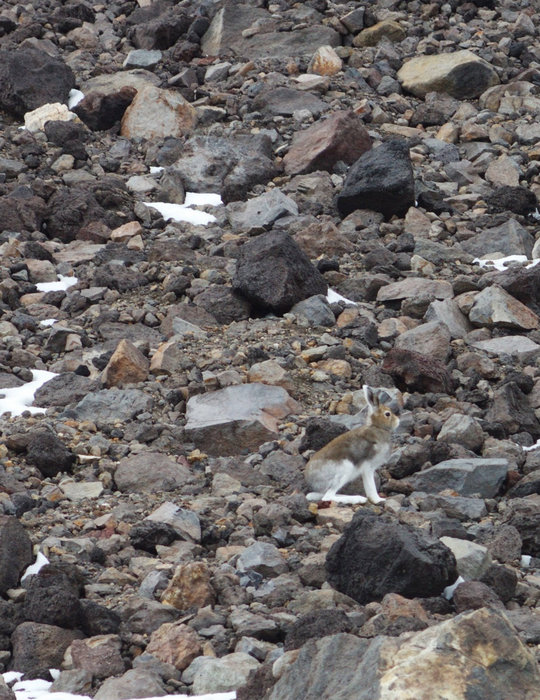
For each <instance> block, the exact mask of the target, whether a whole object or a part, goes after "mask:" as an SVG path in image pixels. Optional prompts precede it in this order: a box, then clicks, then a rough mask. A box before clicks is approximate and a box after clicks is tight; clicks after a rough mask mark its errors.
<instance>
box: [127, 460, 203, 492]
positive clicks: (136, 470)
mask: <svg viewBox="0 0 540 700" xmlns="http://www.w3.org/2000/svg"><path fill="white" fill-rule="evenodd" d="M192 479H193V475H192V474H191V472H190V470H189V467H188V464H187V460H186V459H185V457H178V459H173V458H172V457H169V456H168V455H164V454H161V453H159V452H141V453H140V454H136V455H131V456H130V457H124V458H123V459H121V460H120V462H119V463H118V467H117V468H116V471H115V473H114V480H115V482H116V486H117V488H118V489H119V490H120V491H123V492H126V493H130V492H132V491H135V492H139V493H155V492H156V491H174V490H175V489H177V488H181V487H182V486H184V485H185V484H186V483H187V482H189V481H191V480H192Z"/></svg>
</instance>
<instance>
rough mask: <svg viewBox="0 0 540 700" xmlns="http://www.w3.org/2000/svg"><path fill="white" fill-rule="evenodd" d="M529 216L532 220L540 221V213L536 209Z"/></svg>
mask: <svg viewBox="0 0 540 700" xmlns="http://www.w3.org/2000/svg"><path fill="white" fill-rule="evenodd" d="M531 216H532V217H533V219H536V220H537V221H540V211H538V209H536V210H535V212H534V214H531Z"/></svg>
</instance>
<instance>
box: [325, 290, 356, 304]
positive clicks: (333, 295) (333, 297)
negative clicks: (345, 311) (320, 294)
mask: <svg viewBox="0 0 540 700" xmlns="http://www.w3.org/2000/svg"><path fill="white" fill-rule="evenodd" d="M326 301H327V302H328V303H329V304H335V303H336V301H344V302H345V303H347V304H352V305H353V306H356V302H355V301H351V300H350V299H347V298H346V297H342V296H341V294H338V293H337V292H335V291H334V290H333V289H330V287H328V293H327V295H326Z"/></svg>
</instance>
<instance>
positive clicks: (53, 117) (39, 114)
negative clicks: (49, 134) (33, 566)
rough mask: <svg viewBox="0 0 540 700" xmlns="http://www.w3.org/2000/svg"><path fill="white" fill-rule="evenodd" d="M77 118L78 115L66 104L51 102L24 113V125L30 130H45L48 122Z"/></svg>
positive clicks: (68, 120)
mask: <svg viewBox="0 0 540 700" xmlns="http://www.w3.org/2000/svg"><path fill="white" fill-rule="evenodd" d="M74 119H77V115H76V114H74V113H73V112H70V111H69V109H68V108H67V106H66V105H64V104H61V103H60V102H51V103H49V104H46V105H41V107H38V108H37V109H33V110H32V111H31V112H26V114H25V115H24V126H25V128H26V129H28V131H32V132H34V131H43V127H44V126H45V124H46V123H47V122H52V121H55V122H70V121H73V120H74Z"/></svg>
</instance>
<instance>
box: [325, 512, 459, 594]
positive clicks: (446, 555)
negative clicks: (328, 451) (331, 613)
mask: <svg viewBox="0 0 540 700" xmlns="http://www.w3.org/2000/svg"><path fill="white" fill-rule="evenodd" d="M326 571H327V579H328V582H329V583H330V585H331V586H333V587H334V588H336V589H337V590H338V591H340V592H341V593H345V595H348V596H350V597H351V598H354V600H356V601H358V602H359V603H362V604H364V603H368V602H370V601H374V600H381V599H382V598H383V596H384V595H385V594H386V593H399V594H400V595H403V596H405V597H407V598H415V597H420V598H428V597H430V596H435V595H438V594H439V593H441V592H442V591H443V589H444V588H446V586H448V585H450V584H452V583H454V581H455V580H456V579H457V576H458V574H457V569H456V560H455V558H454V555H453V554H452V552H451V551H450V550H449V549H448V547H446V546H445V545H444V544H442V543H441V542H439V540H437V539H436V538H434V537H432V536H431V535H428V534H427V533H426V532H424V531H423V530H420V529H419V528H417V527H414V526H412V525H404V524H401V523H399V522H397V521H396V520H395V519H394V518H392V517H391V516H389V515H377V514H376V513H374V512H373V511H368V510H359V511H357V513H356V514H355V516H354V518H353V519H352V521H351V523H350V524H349V525H348V527H347V528H346V529H345V531H344V533H343V535H342V536H341V537H340V539H339V540H338V541H337V542H335V543H334V545H333V546H332V548H331V549H330V551H329V552H328V555H327V557H326Z"/></svg>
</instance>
